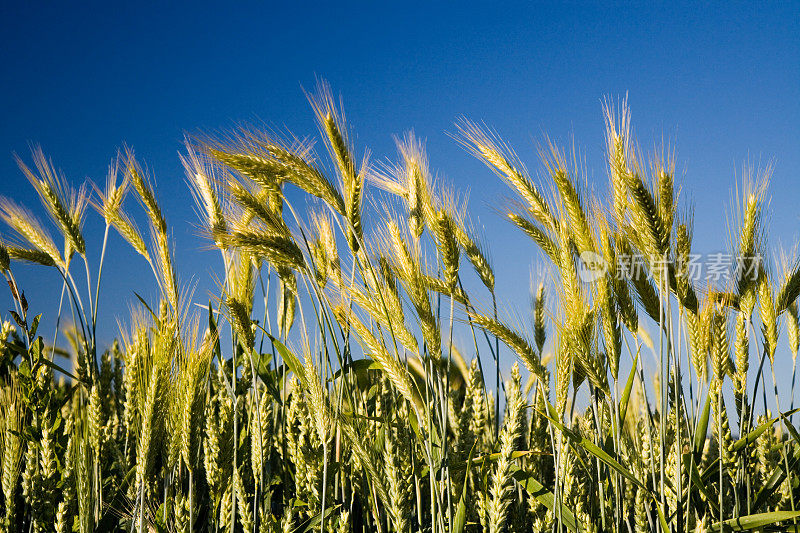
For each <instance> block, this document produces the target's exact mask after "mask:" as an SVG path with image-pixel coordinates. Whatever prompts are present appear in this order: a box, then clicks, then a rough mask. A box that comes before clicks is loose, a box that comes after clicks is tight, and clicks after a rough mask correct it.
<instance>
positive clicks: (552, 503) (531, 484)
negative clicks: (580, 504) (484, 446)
mask: <svg viewBox="0 0 800 533" xmlns="http://www.w3.org/2000/svg"><path fill="white" fill-rule="evenodd" d="M513 476H514V479H515V480H517V482H518V483H519V484H520V486H521V487H522V488H523V489H525V491H526V492H527V493H528V494H530V495H531V496H532V497H533V498H536V500H537V501H538V502H539V503H541V504H542V505H544V506H545V507H547V509H549V510H550V512H551V513H553V514H556V515H557V511H556V498H555V496H554V495H553V493H552V492H550V491H549V490H547V489H546V488H545V487H544V485H542V484H541V483H539V481H537V480H536V479H535V478H534V477H533V476H532V475H531V474H529V473H527V472H525V471H523V470H516V471H515V472H514V474H513ZM561 523H562V524H564V525H565V526H567V529H569V530H570V531H573V532H577V531H578V527H577V524H576V523H575V515H574V514H572V511H570V510H569V508H568V507H567V506H566V505H564V504H563V503H562V504H561Z"/></svg>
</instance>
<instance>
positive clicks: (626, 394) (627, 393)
mask: <svg viewBox="0 0 800 533" xmlns="http://www.w3.org/2000/svg"><path fill="white" fill-rule="evenodd" d="M638 362H639V353H638V352H637V353H636V357H634V359H633V365H632V366H631V373H630V374H628V381H627V382H626V383H625V390H623V391H622V397H621V398H620V399H619V425H620V426H622V424H624V423H625V415H627V414H628V401H629V400H630V397H631V391H632V390H633V382H634V381H635V379H636V363H638Z"/></svg>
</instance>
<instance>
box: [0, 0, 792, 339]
mask: <svg viewBox="0 0 800 533" xmlns="http://www.w3.org/2000/svg"><path fill="white" fill-rule="evenodd" d="M234 5H235V7H234V8H232V7H231V6H230V5H227V6H225V7H222V6H211V5H206V4H204V3H197V4H193V5H189V4H186V5H179V4H177V3H168V2H167V3H160V4H152V5H145V3H135V4H125V5H117V4H116V3H110V2H104V3H81V4H80V5H78V4H70V5H67V4H66V3H43V2H19V3H16V4H15V5H11V4H10V3H8V2H7V3H4V5H3V7H2V8H0V53H2V61H0V73H1V77H0V80H2V83H0V106H2V111H1V112H0V116H1V117H2V119H1V120H0V176H2V177H1V178H0V195H4V196H10V197H12V198H14V199H16V200H19V201H22V202H24V203H27V204H29V205H32V204H33V202H34V201H35V200H34V196H33V193H32V190H31V188H30V186H29V185H28V183H27V181H26V180H25V178H24V177H23V175H22V174H21V173H20V172H19V171H18V170H17V168H16V165H15V163H14V160H13V158H12V154H13V153H14V152H16V153H19V154H20V155H22V156H23V157H28V145H29V143H31V142H35V143H40V144H41V145H42V146H43V148H44V150H45V151H46V153H47V154H49V155H50V156H51V157H52V158H53V159H54V161H55V162H56V164H57V165H58V166H59V167H61V168H62V169H63V171H64V172H65V173H66V175H67V176H68V177H70V178H71V179H72V180H74V181H75V182H79V181H80V180H82V179H84V178H85V177H89V178H91V179H93V180H95V181H97V182H102V181H103V179H104V176H105V172H106V168H107V166H108V164H109V161H110V160H111V158H112V157H113V156H114V154H115V151H116V149H117V148H118V147H119V146H121V145H122V144H123V143H127V144H128V145H130V146H132V147H133V148H134V149H135V150H136V152H137V154H138V156H139V157H140V158H141V159H142V160H143V161H145V162H146V163H147V166H148V167H149V169H150V170H151V171H152V173H153V174H154V175H155V177H156V179H157V193H158V196H159V198H160V200H161V202H162V203H163V207H164V209H165V212H166V214H167V218H168V222H169V223H170V224H171V227H172V231H173V232H174V239H175V242H176V245H177V250H178V252H179V254H178V257H177V261H176V262H177V265H178V270H179V274H180V276H181V279H182V281H183V282H184V283H186V282H191V281H194V282H196V283H197V285H198V290H197V292H196V296H197V300H199V301H201V302H202V301H204V300H205V301H207V296H206V294H207V291H208V289H209V288H213V282H212V281H211V280H212V276H211V274H210V273H211V272H212V271H213V270H214V269H216V268H217V267H218V260H217V257H218V256H217V255H216V254H214V253H212V252H208V251H204V250H203V246H204V243H203V242H202V241H200V240H199V239H198V238H197V236H196V233H197V230H196V228H195V226H194V225H192V224H187V223H186V221H187V220H191V221H194V220H196V217H195V213H194V204H193V201H192V198H191V195H190V193H189V191H188V188H187V187H186V185H185V181H184V174H183V171H182V169H181V167H180V164H179V161H178V156H177V155H178V151H179V150H180V148H181V141H182V139H183V134H184V132H185V131H189V132H196V131H198V129H203V130H214V129H218V128H228V127H230V126H232V125H233V124H235V123H236V122H238V121H242V120H244V121H253V120H257V121H258V120H262V121H264V122H265V123H267V124H270V125H273V126H276V127H279V128H282V127H286V128H289V129H290V130H292V131H293V132H295V133H296V134H298V135H301V136H302V135H307V134H315V133H316V129H315V125H314V121H313V115H312V113H311V111H310V109H309V106H308V103H307V101H306V98H305V96H304V94H303V92H302V90H301V87H306V88H308V89H313V87H314V83H315V76H320V77H324V78H326V79H327V80H329V81H330V83H331V85H332V87H333V90H334V92H335V93H341V95H342V96H343V99H344V102H345V109H346V113H347V117H348V120H349V123H350V125H351V128H352V130H353V133H354V139H355V144H356V146H357V149H358V151H359V153H361V152H362V151H363V150H364V149H365V148H367V147H369V148H370V149H371V150H372V152H373V154H374V158H375V159H378V160H382V159H384V158H386V157H392V158H393V157H394V156H395V153H396V152H395V148H394V142H393V140H392V135H396V134H402V133H403V132H404V131H406V130H408V129H411V128H413V129H414V130H415V131H416V133H417V134H418V135H419V136H421V137H423V138H425V139H427V145H428V151H429V155H430V160H431V164H432V166H433V167H434V168H435V169H436V170H437V171H438V172H439V174H440V175H441V176H442V177H444V178H446V179H448V180H450V181H452V182H453V183H455V185H456V186H457V187H458V188H460V189H469V190H470V191H471V201H470V207H471V211H472V213H473V215H474V216H476V217H477V219H479V220H480V222H481V223H482V224H483V226H484V228H485V231H486V233H487V234H488V235H489V237H490V239H491V241H492V244H491V250H492V255H493V257H494V259H495V263H496V271H497V277H498V290H499V294H500V298H501V300H503V301H506V302H509V307H511V308H512V309H514V310H516V311H517V312H518V313H522V312H524V310H525V308H526V306H527V302H528V294H527V286H528V280H529V277H530V272H531V269H532V268H536V266H535V264H533V257H534V256H533V247H532V246H531V245H530V244H529V243H528V242H527V241H526V239H525V238H524V237H523V236H522V235H520V234H519V233H518V232H516V231H514V230H513V229H512V228H511V227H510V226H509V225H508V224H506V223H505V222H504V221H503V220H502V217H501V216H500V215H499V214H498V213H497V212H496V211H495V209H496V207H497V206H498V205H499V204H500V202H501V201H502V198H503V197H504V195H506V194H507V191H506V189H505V188H504V186H503V185H502V184H500V183H499V180H498V179H497V178H495V177H494V176H493V175H492V174H491V173H490V172H489V171H488V170H487V169H485V168H484V167H483V166H482V165H481V164H480V163H479V162H478V161H476V160H474V159H473V158H472V157H471V156H469V155H468V154H467V153H465V152H464V151H463V150H462V149H461V148H460V147H459V146H458V145H457V144H456V143H455V142H454V141H453V140H452V139H451V138H449V137H448V136H447V135H446V133H445V132H448V131H449V132H452V131H454V127H453V122H454V120H455V119H456V118H457V117H458V116H460V115H462V114H463V115H465V116H467V117H470V118H472V119H475V120H481V121H485V122H486V123H487V124H488V125H491V126H493V127H495V128H496V129H497V130H498V131H499V132H500V134H501V135H502V136H503V137H504V138H505V139H506V140H507V141H509V142H510V143H511V144H512V145H513V146H515V147H516V149H517V151H518V153H519V155H520V156H521V157H522V159H523V160H525V161H527V162H528V163H529V167H531V168H532V169H535V168H537V167H536V164H535V163H536V144H537V143H538V142H541V141H542V139H543V136H544V134H545V133H547V134H548V135H549V136H550V137H551V138H552V139H554V140H555V141H556V142H557V143H559V144H561V145H570V144H571V143H572V142H573V141H574V143H575V146H576V147H577V148H578V150H579V152H580V154H581V155H582V157H584V158H585V160H586V164H587V168H588V170H589V173H588V182H589V184H590V186H591V187H594V188H595V189H596V190H597V191H598V192H604V191H605V186H606V179H607V178H606V171H605V166H604V161H603V117H602V108H601V102H602V99H603V98H604V97H605V96H611V97H620V96H624V95H625V94H626V93H627V94H628V95H629V103H630V107H631V109H632V111H633V124H634V129H635V131H636V133H637V134H638V137H639V140H640V142H641V144H642V145H643V146H644V147H645V148H649V147H652V146H654V144H661V142H662V140H663V141H666V142H669V143H670V144H671V145H672V146H674V147H675V153H676V159H677V166H678V179H679V181H680V182H681V183H682V187H683V189H682V190H683V192H682V194H683V198H684V203H687V202H688V201H691V203H693V204H694V206H695V208H696V214H695V223H696V224H695V227H696V248H697V249H699V250H700V251H708V252H710V251H718V250H720V248H721V244H722V241H721V239H724V238H726V234H727V232H726V224H725V221H724V217H725V214H726V212H727V211H728V208H729V205H730V199H731V191H732V190H733V188H734V187H735V182H736V176H737V175H738V174H740V171H741V168H742V165H743V163H745V162H747V161H749V162H750V163H751V164H756V165H757V164H759V163H761V164H762V165H763V164H766V163H767V162H773V163H774V169H775V170H774V175H773V178H772V182H771V188H770V192H771V193H772V202H771V213H772V215H771V228H772V230H771V233H770V237H771V242H772V243H773V244H776V243H777V242H782V243H784V245H787V246H791V244H792V243H793V242H794V241H795V239H796V237H797V234H798V229H800V224H799V222H800V220H799V219H798V215H800V209H798V203H797V202H798V197H799V196H798V193H800V181H798V177H800V176H799V175H798V171H799V170H800V150H799V149H800V4H798V3H796V2H795V3H780V4H778V3H774V4H772V3H769V4H767V3H758V5H755V4H752V5H751V4H749V3H747V4H746V3H733V4H725V5H724V6H723V4H719V5H702V6H695V5H689V4H685V5H684V4H681V3H669V4H667V3H664V4H658V5H656V6H652V5H649V4H648V5H645V4H640V5H635V6H631V5H628V4H627V3H625V4H614V3H609V2H604V3H602V4H589V3H580V2H570V3H565V4H560V5H558V6H549V5H544V4H536V3H528V2H524V3H523V2H521V3H510V4H505V5H503V6H499V5H492V3H489V2H479V3H472V2H461V3H448V4H439V3H431V2H424V3H411V2H403V3H401V4H399V5H398V6H396V7H389V6H386V5H383V3H378V2H368V3H366V2H365V3H359V4H346V5H343V4H342V3H340V2H337V3H335V5H334V3H332V2H325V3H319V4H313V3H305V2H293V3H291V4H290V3H286V4H281V3H258V4H255V3H254V4H246V3H240V2H236V3H234ZM87 224H88V227H87V231H88V232H89V233H90V235H96V238H95V239H92V238H90V239H89V241H90V243H91V244H94V245H95V246H99V237H100V230H101V226H100V223H99V221H98V219H97V217H95V216H94V214H90V215H89V217H88V223H87ZM97 252H98V250H97V249H96V248H95V250H93V251H92V252H91V253H92V254H94V255H93V257H94V258H95V260H96V255H97ZM108 265H109V268H107V270H106V272H107V277H106V278H105V283H104V298H103V301H102V302H101V305H103V306H105V308H106V310H107V311H113V313H114V314H120V315H122V316H124V315H125V314H126V302H129V301H131V300H132V291H133V290H134V289H136V290H141V291H142V292H143V293H145V294H153V289H152V287H153V282H152V279H151V277H150V275H149V273H148V271H147V270H146V267H145V265H144V263H143V262H142V261H140V260H139V259H138V258H137V257H135V256H134V255H133V253H132V252H131V251H129V250H128V249H127V247H126V246H125V245H123V243H122V242H121V240H120V239H119V238H118V237H117V236H114V237H112V240H111V247H110V251H109V255H108ZM17 271H18V273H19V278H20V281H21V284H22V285H23V287H24V288H25V289H26V292H27V294H28V299H29V301H30V302H31V306H32V309H33V310H34V311H40V310H45V309H52V307H53V305H54V303H55V302H57V298H58V289H59V288H60V285H59V282H58V279H57V278H56V275H55V274H49V273H48V274H46V275H42V274H43V273H44V271H43V270H42V269H41V268H39V267H23V268H18V269H17ZM143 287H147V288H146V289H144V290H142V288H143ZM0 301H7V302H8V303H7V305H8V306H9V307H10V300H9V299H8V295H7V294H4V295H3V296H2V298H1V300H0ZM114 314H109V315H107V318H105V319H104V320H105V321H106V325H107V326H113V325H114V320H113V316H114Z"/></svg>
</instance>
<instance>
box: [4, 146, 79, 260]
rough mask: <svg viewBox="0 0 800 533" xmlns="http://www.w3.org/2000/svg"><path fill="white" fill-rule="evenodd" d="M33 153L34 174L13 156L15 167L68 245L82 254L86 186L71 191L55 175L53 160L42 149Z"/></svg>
mask: <svg viewBox="0 0 800 533" xmlns="http://www.w3.org/2000/svg"><path fill="white" fill-rule="evenodd" d="M32 153H33V162H34V166H35V167H36V172H34V171H33V170H31V169H30V168H29V167H28V166H27V165H26V164H25V163H24V162H23V161H22V159H21V158H20V157H16V160H17V165H19V168H20V170H22V172H23V174H25V177H27V178H28V181H30V183H31V185H33V187H34V188H35V189H36V192H37V193H38V194H39V199H40V201H41V203H42V205H43V206H44V207H45V209H46V210H47V213H48V214H49V215H50V218H51V219H52V220H53V222H54V223H55V224H56V225H57V226H58V228H59V229H60V230H61V232H62V233H63V235H64V238H65V240H66V242H67V243H68V245H69V246H70V247H71V248H72V249H73V250H74V251H76V252H78V253H79V254H81V255H84V254H85V253H86V241H85V239H84V238H83V231H82V227H83V215H84V213H85V211H86V206H87V204H88V201H89V197H88V195H87V189H86V186H85V185H84V186H82V187H81V188H80V189H78V190H77V191H75V190H73V189H72V187H70V186H69V184H68V183H67V181H66V179H65V178H64V175H63V174H61V173H60V172H58V171H57V170H56V168H55V167H54V166H53V163H52V161H50V160H49V159H48V158H47V157H46V156H45V155H44V152H43V151H42V149H41V147H38V146H37V147H34V148H33V149H32ZM65 255H67V256H69V255H70V254H69V253H66V254H65Z"/></svg>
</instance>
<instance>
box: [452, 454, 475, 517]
mask: <svg viewBox="0 0 800 533" xmlns="http://www.w3.org/2000/svg"><path fill="white" fill-rule="evenodd" d="M477 444H478V443H477V442H475V443H473V444H472V448H471V449H470V451H469V458H468V459H467V464H471V463H472V457H473V455H475V446H476V445H477ZM468 486H469V469H467V470H466V471H465V472H464V485H463V487H462V488H461V497H460V498H459V499H458V507H457V508H456V516H455V517H454V518H453V529H452V531H453V533H463V531H464V527H465V526H466V525H467V487H468Z"/></svg>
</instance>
